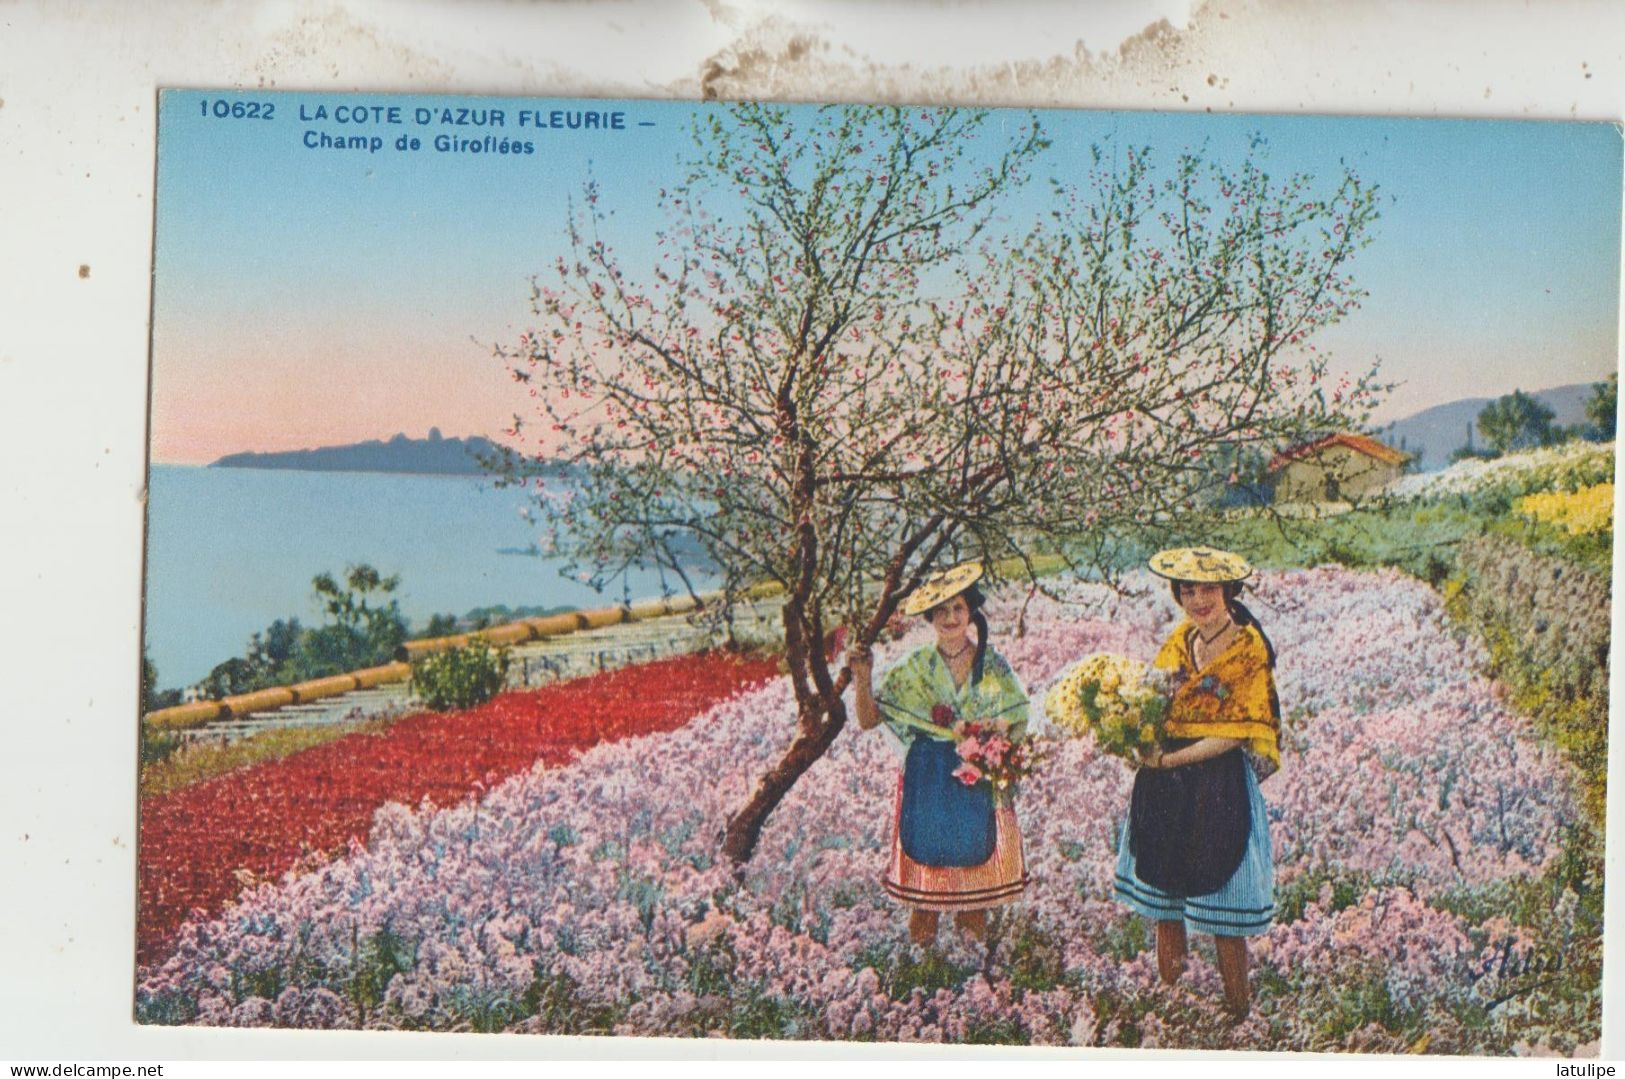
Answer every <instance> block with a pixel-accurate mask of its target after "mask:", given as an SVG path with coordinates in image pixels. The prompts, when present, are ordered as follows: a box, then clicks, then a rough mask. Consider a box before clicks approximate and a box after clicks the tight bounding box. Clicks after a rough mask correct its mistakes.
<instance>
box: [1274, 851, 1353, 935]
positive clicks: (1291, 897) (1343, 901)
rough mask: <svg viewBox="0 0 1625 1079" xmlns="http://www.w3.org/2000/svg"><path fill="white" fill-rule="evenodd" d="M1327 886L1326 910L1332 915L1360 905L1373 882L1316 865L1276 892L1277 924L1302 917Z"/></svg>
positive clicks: (1325, 866)
mask: <svg viewBox="0 0 1625 1079" xmlns="http://www.w3.org/2000/svg"><path fill="white" fill-rule="evenodd" d="M1328 887H1329V888H1330V891H1331V895H1330V897H1329V898H1330V902H1328V903H1327V904H1326V909H1327V911H1329V912H1331V913H1334V914H1335V913H1336V912H1337V911H1340V910H1347V909H1348V908H1349V907H1352V906H1353V905H1354V904H1355V903H1357V902H1359V900H1360V897H1361V896H1363V895H1364V894H1365V893H1366V892H1368V891H1370V890H1371V887H1372V881H1371V879H1370V878H1369V877H1367V876H1365V875H1364V874H1346V873H1342V872H1339V871H1338V870H1337V869H1335V868H1333V867H1332V866H1328V865H1317V866H1316V867H1315V868H1313V869H1311V870H1310V871H1309V872H1307V873H1299V874H1298V875H1297V876H1295V877H1293V878H1292V879H1291V880H1290V881H1288V882H1287V883H1286V884H1284V885H1281V886H1279V887H1277V888H1276V889H1275V921H1276V924H1278V925H1289V924H1291V923H1292V922H1295V921H1297V920H1298V919H1299V918H1302V917H1303V912H1304V911H1305V910H1306V909H1308V906H1309V904H1310V903H1313V902H1315V901H1317V900H1318V899H1319V898H1320V893H1321V892H1322V891H1323V890H1326V889H1327V888H1328Z"/></svg>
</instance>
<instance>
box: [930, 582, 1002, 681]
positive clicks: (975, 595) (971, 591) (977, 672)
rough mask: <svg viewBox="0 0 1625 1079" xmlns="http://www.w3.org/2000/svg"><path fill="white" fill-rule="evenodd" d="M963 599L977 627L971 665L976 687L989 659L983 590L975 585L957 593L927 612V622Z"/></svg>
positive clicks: (985, 599)
mask: <svg viewBox="0 0 1625 1079" xmlns="http://www.w3.org/2000/svg"><path fill="white" fill-rule="evenodd" d="M961 597H963V598H964V600H965V606H966V607H969V608H970V620H971V624H973V625H974V626H975V627H976V659H975V660H974V661H973V662H972V663H971V670H970V681H971V685H973V686H974V685H976V684H977V683H978V682H980V681H981V680H982V663H983V660H985V659H986V658H987V615H985V614H983V613H982V606H983V605H984V604H985V603H987V597H986V596H984V595H982V590H981V589H980V588H977V587H976V586H975V585H971V586H970V587H969V588H967V589H965V590H964V591H963V592H955V593H954V594H953V595H951V596H949V597H948V598H947V599H945V600H943V601H942V602H941V603H939V604H937V605H936V606H935V607H932V608H930V609H929V610H927V611H926V612H925V620H926V621H927V622H929V621H931V620H932V619H933V618H935V617H936V613H937V612H938V611H939V610H941V609H942V608H943V607H945V606H947V605H948V604H949V603H952V602H953V601H954V600H956V599H959V598H961ZM961 654H963V653H961Z"/></svg>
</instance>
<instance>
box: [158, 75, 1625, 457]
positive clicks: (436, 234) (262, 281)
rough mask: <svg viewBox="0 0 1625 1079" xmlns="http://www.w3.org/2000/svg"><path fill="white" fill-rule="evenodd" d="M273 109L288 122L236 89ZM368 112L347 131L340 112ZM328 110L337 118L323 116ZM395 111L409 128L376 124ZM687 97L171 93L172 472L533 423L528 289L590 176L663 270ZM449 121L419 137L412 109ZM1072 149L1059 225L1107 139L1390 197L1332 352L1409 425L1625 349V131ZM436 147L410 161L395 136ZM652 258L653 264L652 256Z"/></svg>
mask: <svg viewBox="0 0 1625 1079" xmlns="http://www.w3.org/2000/svg"><path fill="white" fill-rule="evenodd" d="M216 101H225V102H227V103H228V110H227V111H228V113H229V104H230V103H231V102H233V101H242V102H249V101H266V102H271V103H274V105H275V108H274V110H273V114H272V117H271V118H270V119H268V120H267V119H251V118H246V117H245V118H241V119H237V118H231V117H230V116H229V115H228V116H227V117H217V116H215V115H213V112H214V111H215V109H216V106H215V105H214V102H216ZM341 104H342V105H348V106H351V107H352V108H353V107H354V106H357V105H361V106H366V107H368V109H369V111H368V112H366V116H367V121H366V122H364V123H352V122H344V123H338V122H335V121H334V119H333V116H332V114H333V112H334V110H335V108H336V106H338V105H341ZM317 106H326V108H327V110H328V113H329V116H328V118H327V119H326V120H325V121H315V120H306V119H303V118H302V114H304V115H310V114H313V113H314V112H315V111H316V108H317ZM372 106H383V107H388V106H395V107H398V108H399V109H400V119H401V122H400V123H398V124H390V123H387V122H378V120H377V119H376V116H377V114H376V113H373V112H371V111H370V109H371V107H372ZM446 106H450V107H452V108H494V109H501V110H503V111H504V114H505V124H504V126H503V127H501V128H494V127H485V128H480V127H473V126H465V127H455V126H443V125H442V124H440V123H439V121H438V110H439V109H440V108H443V107H446ZM706 107H707V106H699V105H692V104H688V103H680V102H651V101H642V102H596V103H595V102H584V101H537V100H533V99H518V98H507V99H474V98H422V97H411V96H400V97H393V96H388V95H378V94H359V95H321V94H269V95H267V94H258V95H256V94H241V95H220V94H205V93H197V92H191V91H171V92H168V93H166V94H165V96H164V99H163V102H162V109H161V114H160V127H159V132H160V155H159V170H158V218H157V237H156V239H157V243H156V267H155V270H156V280H155V285H154V297H155V299H154V330H153V342H154V357H153V358H154V363H153V398H152V437H153V460H155V461H157V462H160V463H205V462H208V461H210V460H213V459H215V458H217V457H219V456H221V455H223V454H226V453H233V452H238V451H242V450H285V449H299V448H305V447H311V446H319V445H333V444H338V443H344V442H353V441H361V440H365V439H369V438H388V437H389V436H391V435H392V434H394V433H395V432H397V431H404V432H406V433H408V434H410V435H414V436H417V437H421V436H422V435H423V434H425V433H426V432H427V431H428V429H429V428H430V427H431V426H438V427H439V428H440V429H441V430H442V431H443V432H444V433H445V434H446V435H448V436H451V435H473V434H483V435H488V436H495V435H497V434H498V433H499V432H500V430H501V429H502V428H503V427H504V426H506V425H507V423H508V422H509V419H510V417H511V416H512V415H513V413H515V412H516V411H517V412H527V411H528V404H527V402H526V401H524V399H523V397H522V391H521V390H520V388H519V387H516V386H515V384H514V383H512V382H511V381H510V380H509V379H508V378H507V377H506V374H505V370H504V368H503V367H502V365H500V364H498V363H497V362H496V361H495V360H493V359H492V358H491V355H490V349H489V345H490V344H491V343H494V342H499V341H503V342H505V341H511V340H512V339H513V338H514V337H515V336H516V335H517V334H518V333H519V332H520V331H521V330H523V329H525V328H527V327H528V326H529V325H530V324H531V321H530V319H529V317H528V303H527V300H528V280H529V277H530V275H531V274H533V273H540V272H542V271H543V270H545V269H546V268H547V267H549V266H550V265H551V263H552V260H553V256H554V254H555V253H556V252H557V251H558V250H559V248H560V246H561V245H562V243H563V225H564V220H565V213H566V205H567V200H568V199H569V198H570V197H572V196H573V195H576V194H578V192H579V190H580V188H581V184H582V182H583V181H584V180H585V179H586V177H587V176H588V173H589V169H590V171H591V174H592V175H593V176H595V177H596V178H597V179H598V180H599V181H600V182H601V184H602V185H603V190H604V199H603V204H604V205H606V206H610V207H612V208H613V209H614V210H615V214H616V216H615V218H614V220H613V223H612V227H613V228H615V229H617V230H618V231H619V235H618V237H617V238H618V239H619V241H620V249H621V252H622V254H623V256H624V261H623V265H624V266H625V267H626V268H627V269H628V270H629V271H631V272H633V273H636V271H637V269H638V268H639V266H640V265H643V266H647V265H648V264H649V262H650V253H651V245H650V242H649V241H650V238H651V236H652V234H653V232H654V230H655V229H656V228H657V227H658V224H659V222H658V221H657V220H656V218H655V216H654V214H653V193H654V191H655V190H656V189H657V188H658V187H660V186H661V185H663V184H669V183H671V182H672V181H673V179H674V178H675V177H676V175H677V164H678V162H679V161H680V160H681V158H682V157H683V155H684V154H685V152H686V151H687V149H688V147H689V145H690V143H689V140H688V135H687V130H688V121H689V119H690V117H691V115H692V114H693V113H694V112H695V111H696V110H698V109H703V108H706ZM420 108H423V109H432V110H436V113H435V116H436V119H435V121H434V122H431V123H429V124H425V125H419V124H418V123H417V122H416V110H417V109H420ZM555 109H560V110H570V111H575V112H579V111H581V110H594V111H597V112H599V113H610V112H620V113H622V114H623V123H624V124H625V125H626V126H625V127H624V128H623V129H620V130H581V129H578V130H568V129H564V130H552V129H541V130H539V129H535V128H528V129H523V130H521V129H519V128H517V127H516V126H515V125H516V123H517V122H518V119H519V116H518V114H519V112H520V111H521V110H529V111H531V112H532V113H539V114H542V115H544V116H545V115H546V114H547V113H549V112H551V111H552V110H555ZM1039 118H1040V122H1041V123H1042V124H1043V126H1044V127H1045V129H1046V130H1047V132H1048V133H1049V135H1050V136H1051V138H1052V140H1053V145H1052V146H1051V148H1050V150H1049V151H1048V152H1047V153H1046V155H1045V156H1044V158H1043V159H1042V161H1041V163H1040V164H1039V166H1038V167H1037V169H1036V174H1037V178H1038V180H1039V182H1037V183H1034V184H1032V185H1030V186H1029V187H1028V188H1027V189H1026V190H1025V191H1024V192H1023V193H1022V194H1021V195H1020V196H1019V197H1017V198H1015V199H1013V200H1012V201H1010V202H1009V203H1008V204H1007V206H1006V208H1005V211H1004V213H1005V216H1006V217H1007V218H1008V219H1009V220H1010V221H1011V222H1016V223H1019V222H1020V221H1022V220H1031V219H1032V218H1033V217H1035V216H1036V215H1038V214H1041V213H1043V212H1044V211H1045V209H1046V205H1045V199H1046V198H1047V194H1046V192H1047V190H1048V184H1047V182H1045V181H1047V178H1048V177H1051V176H1053V177H1057V178H1061V179H1066V178H1068V177H1071V176H1078V175H1081V174H1082V172H1083V167H1084V166H1083V162H1084V160H1085V158H1086V155H1087V152H1088V148H1089V146H1090V144H1091V143H1104V144H1106V145H1108V146H1128V145H1141V144H1145V145H1150V146H1151V147H1152V148H1153V151H1154V154H1155V156H1156V158H1157V159H1158V160H1162V161H1171V159H1172V158H1173V157H1174V156H1175V155H1176V154H1178V153H1179V152H1180V151H1181V150H1184V149H1187V148H1192V149H1194V148H1198V147H1200V146H1201V145H1202V144H1203V143H1204V142H1205V143H1206V144H1207V150H1208V152H1209V154H1210V155H1212V156H1215V157H1219V158H1224V159H1229V160H1239V157H1240V154H1241V152H1242V149H1243V147H1244V145H1245V140H1246V138H1247V136H1248V135H1249V134H1250V133H1252V132H1255V131H1256V132H1259V133H1262V134H1263V135H1264V136H1265V137H1266V138H1267V139H1268V141H1269V151H1270V166H1271V169H1272V171H1273V172H1278V173H1281V174H1284V173H1287V172H1292V171H1305V172H1308V173H1310V174H1313V175H1318V176H1329V175H1331V174H1334V173H1336V172H1337V171H1338V170H1339V169H1340V167H1341V166H1340V164H1339V163H1340V162H1341V161H1346V162H1348V163H1349V164H1350V165H1351V166H1353V167H1354V168H1355V169H1357V170H1358V172H1359V173H1360V175H1361V178H1362V180H1364V181H1366V182H1370V183H1376V184H1378V185H1379V186H1380V187H1381V189H1382V191H1383V193H1384V199H1383V204H1382V214H1383V216H1382V220H1381V221H1380V222H1379V223H1378V225H1377V227H1376V237H1375V242H1374V243H1373V244H1372V245H1371V246H1370V247H1369V248H1368V249H1366V251H1364V252H1363V253H1362V254H1361V255H1360V256H1359V259H1358V261H1357V262H1356V263H1355V265H1354V274H1355V276H1356V278H1357V280H1358V281H1359V282H1360V283H1361V284H1362V285H1363V286H1364V287H1365V288H1367V289H1368V290H1369V291H1370V293H1371V296H1370V299H1369V300H1368V301H1367V303H1366V304H1365V306H1364V307H1363V309H1362V310H1360V311H1359V312H1357V313H1356V314H1355V315H1354V316H1353V317H1352V318H1350V319H1349V320H1348V321H1347V322H1345V323H1344V324H1343V325H1340V326H1338V327H1335V328H1334V329H1333V330H1331V331H1329V332H1328V333H1326V334H1325V335H1324V336H1323V337H1322V338H1320V340H1319V343H1320V345H1321V347H1322V348H1323V349H1329V350H1330V351H1331V353H1332V355H1333V356H1334V358H1335V361H1336V363H1337V365H1339V366H1341V367H1344V368H1347V369H1356V368H1359V369H1363V368H1364V367H1366V366H1369V365H1370V363H1371V362H1373V361H1374V360H1379V359H1380V361H1381V363H1382V369H1383V374H1384V377H1385V378H1387V379H1389V380H1395V381H1399V382H1401V383H1402V385H1401V388H1400V390H1399V392H1398V393H1397V394H1396V395H1395V396H1394V397H1393V398H1392V399H1390V400H1389V401H1388V402H1387V403H1386V404H1385V405H1384V406H1383V407H1382V408H1381V409H1380V410H1379V412H1378V414H1377V417H1376V418H1377V419H1378V420H1379V421H1384V422H1386V421H1388V420H1392V419H1397V418H1400V417H1403V416H1406V415H1409V414H1411V413H1414V412H1417V411H1420V410H1421V409H1423V408H1427V407H1430V406H1432V405H1436V404H1441V403H1444V402H1447V401H1451V400H1456V399H1458V398H1461V397H1482V396H1492V395H1495V394H1500V393H1507V392H1510V391H1511V390H1513V389H1515V388H1522V389H1525V390H1535V389H1542V388H1546V387H1548V386H1555V385H1561V384H1566V383H1573V382H1585V381H1594V380H1597V379H1600V378H1602V377H1604V376H1605V375H1606V373H1607V372H1608V371H1610V370H1612V369H1613V367H1614V364H1615V362H1616V355H1617V346H1616V338H1617V324H1618V293H1619V235H1620V190H1621V179H1620V177H1621V145H1620V137H1619V134H1618V132H1617V131H1616V130H1615V129H1614V128H1613V127H1611V126H1609V125H1596V124H1564V123H1519V122H1511V121H1482V120H1480V121H1439V120H1401V119H1392V118H1365V119H1361V118H1329V117H1328V118H1322V117H1266V116H1232V115H1225V116H1218V115H1202V114H1192V113H1181V114H1158V113H1091V112H1076V111H1057V110H1040V111H1039ZM307 132H328V133H333V134H340V135H345V136H362V137H370V136H372V135H375V134H376V135H378V136H379V137H380V138H381V139H383V140H384V146H383V147H382V148H381V149H380V150H379V151H378V152H376V153H369V152H366V151H357V150H335V149H322V148H306V147H305V146H304V145H303V142H304V140H305V138H306V137H307ZM440 133H449V134H452V135H454V136H457V137H475V138H478V137H480V136H483V135H485V134H487V133H490V134H495V135H497V136H498V137H504V136H506V137H509V138H517V139H526V140H529V141H530V142H531V143H532V144H533V145H534V147H535V152H534V153H532V154H520V155H497V154H489V153H482V154H479V155H473V154H467V153H449V152H437V151H435V150H434V149H433V146H432V138H433V136H434V135H436V134H440ZM402 136H406V137H414V136H415V137H418V138H420V139H421V140H422V141H423V144H424V145H423V148H422V149H420V150H417V151H407V152H397V151H395V150H394V149H393V144H394V142H395V140H396V139H398V138H400V137H402ZM640 260H641V262H640Z"/></svg>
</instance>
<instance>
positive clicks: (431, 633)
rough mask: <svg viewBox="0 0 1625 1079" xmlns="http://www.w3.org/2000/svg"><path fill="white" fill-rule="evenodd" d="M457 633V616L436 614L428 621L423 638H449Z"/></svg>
mask: <svg viewBox="0 0 1625 1079" xmlns="http://www.w3.org/2000/svg"><path fill="white" fill-rule="evenodd" d="M456 632H457V616H456V615H454V614H437V615H433V616H431V617H430V619H429V624H428V626H427V627H425V628H424V630H423V635H424V636H425V637H431V638H432V637H450V636H451V635H452V634H453V633H456Z"/></svg>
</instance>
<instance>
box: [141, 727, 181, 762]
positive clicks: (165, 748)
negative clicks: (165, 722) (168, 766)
mask: <svg viewBox="0 0 1625 1079" xmlns="http://www.w3.org/2000/svg"><path fill="white" fill-rule="evenodd" d="M185 744H186V738H185V737H184V736H183V735H180V734H175V733H172V732H168V731H154V730H148V729H147V726H146V725H145V724H142V726H141V764H142V767H146V766H148V765H153V764H159V763H161V762H163V761H166V760H168V759H169V758H170V757H172V756H174V754H175V753H176V751H177V750H179V749H180V748H181V746H183V745H185Z"/></svg>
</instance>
